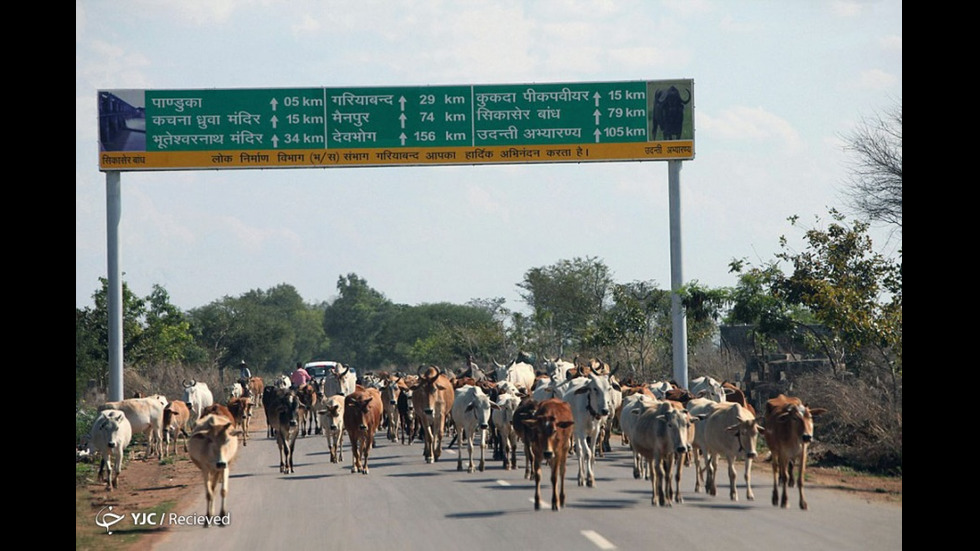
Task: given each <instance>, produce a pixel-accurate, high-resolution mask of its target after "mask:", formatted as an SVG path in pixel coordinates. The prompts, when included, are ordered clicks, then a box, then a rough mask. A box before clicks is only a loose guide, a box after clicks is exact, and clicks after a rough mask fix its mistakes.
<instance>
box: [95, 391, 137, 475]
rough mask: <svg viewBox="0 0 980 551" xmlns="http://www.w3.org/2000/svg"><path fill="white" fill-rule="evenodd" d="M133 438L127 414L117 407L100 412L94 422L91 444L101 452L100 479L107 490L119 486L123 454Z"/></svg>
mask: <svg viewBox="0 0 980 551" xmlns="http://www.w3.org/2000/svg"><path fill="white" fill-rule="evenodd" d="M132 438H133V429H132V426H131V425H130V424H129V420H128V419H126V414H125V413H123V412H122V411H119V410H116V409H107V410H103V411H101V412H99V416H98V417H96V418H95V422H94V423H93V424H92V432H91V434H90V436H89V445H90V446H91V447H92V449H93V450H95V451H96V452H98V453H99V457H100V458H101V459H100V461H99V480H104V481H105V483H106V487H105V489H106V490H109V491H112V490H113V489H116V488H119V472H120V471H122V466H123V456H124V455H125V453H126V448H127V447H128V446H129V443H130V441H131V440H132Z"/></svg>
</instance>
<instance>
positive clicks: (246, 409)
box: [226, 396, 252, 446]
mask: <svg viewBox="0 0 980 551" xmlns="http://www.w3.org/2000/svg"><path fill="white" fill-rule="evenodd" d="M226 407H227V408H228V413H231V418H232V419H233V420H234V421H235V426H236V427H238V428H240V429H242V446H247V445H248V425H249V422H248V421H249V418H250V417H251V416H252V401H251V399H249V398H246V397H244V396H242V397H239V398H232V399H231V400H228V405H227V406H226Z"/></svg>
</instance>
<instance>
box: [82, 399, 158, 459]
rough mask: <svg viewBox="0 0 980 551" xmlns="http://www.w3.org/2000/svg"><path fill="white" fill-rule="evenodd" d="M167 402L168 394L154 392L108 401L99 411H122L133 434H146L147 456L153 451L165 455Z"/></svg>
mask: <svg viewBox="0 0 980 551" xmlns="http://www.w3.org/2000/svg"><path fill="white" fill-rule="evenodd" d="M167 403H168V402H167V398H166V396H164V395H162V394H154V395H152V396H147V397H145V398H127V399H125V400H122V401H119V402H106V403H105V404H102V405H101V406H99V411H105V410H107V409H117V410H119V411H122V412H123V413H124V414H125V415H126V420H127V421H129V425H130V427H131V429H132V433H133V435H137V434H145V435H146V457H150V456H151V455H153V452H156V454H157V457H163V408H165V407H166V406H167Z"/></svg>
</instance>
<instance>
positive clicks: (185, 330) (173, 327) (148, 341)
mask: <svg viewBox="0 0 980 551" xmlns="http://www.w3.org/2000/svg"><path fill="white" fill-rule="evenodd" d="M145 304H146V315H145V327H144V329H143V331H142V334H141V335H140V339H139V345H138V346H137V347H136V350H135V351H134V357H133V361H134V363H139V364H143V365H149V364H154V363H160V362H193V363H199V362H201V361H202V360H203V359H204V358H205V353H204V351H203V349H201V347H200V346H198V345H197V342H196V341H195V340H194V335H193V333H192V331H191V327H190V322H189V321H188V320H186V319H185V316H184V313H183V312H181V311H180V309H179V308H177V307H176V306H174V305H173V304H171V303H170V295H169V294H168V293H167V290H166V289H164V288H163V287H161V286H160V285H154V286H153V291H152V292H151V293H150V295H149V296H148V297H146V299H145Z"/></svg>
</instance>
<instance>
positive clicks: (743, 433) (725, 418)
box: [697, 402, 759, 501]
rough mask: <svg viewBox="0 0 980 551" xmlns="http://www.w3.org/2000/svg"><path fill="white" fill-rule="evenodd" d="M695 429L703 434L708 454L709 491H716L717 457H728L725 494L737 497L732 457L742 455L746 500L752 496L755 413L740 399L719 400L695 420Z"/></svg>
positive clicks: (755, 435) (756, 435)
mask: <svg viewBox="0 0 980 551" xmlns="http://www.w3.org/2000/svg"><path fill="white" fill-rule="evenodd" d="M702 429H704V430H702ZM697 430H699V431H701V432H702V433H703V434H704V437H703V440H701V445H702V446H703V449H704V451H705V453H706V454H707V458H708V469H707V471H708V472H707V476H706V477H705V491H706V492H707V493H708V494H710V495H716V494H717V493H718V489H717V479H718V457H719V456H724V457H725V459H726V460H727V461H728V479H729V482H730V489H729V493H728V496H729V497H730V498H731V499H732V501H738V491H737V490H736V489H735V478H736V475H735V459H736V458H741V459H744V460H745V475H744V476H745V497H746V499H749V500H753V499H755V496H754V495H753V494H752V459H753V458H755V456H756V451H755V449H756V442H757V441H758V439H759V424H758V423H757V422H756V419H755V415H753V414H752V412H750V411H749V410H748V409H747V408H745V407H743V406H742V405H741V404H739V403H736V402H723V403H719V404H718V405H717V406H716V407H715V408H714V411H712V412H711V413H710V414H709V415H708V416H707V417H705V418H704V420H702V421H700V422H699V423H698V429H697Z"/></svg>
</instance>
